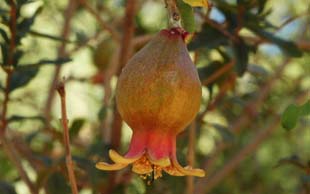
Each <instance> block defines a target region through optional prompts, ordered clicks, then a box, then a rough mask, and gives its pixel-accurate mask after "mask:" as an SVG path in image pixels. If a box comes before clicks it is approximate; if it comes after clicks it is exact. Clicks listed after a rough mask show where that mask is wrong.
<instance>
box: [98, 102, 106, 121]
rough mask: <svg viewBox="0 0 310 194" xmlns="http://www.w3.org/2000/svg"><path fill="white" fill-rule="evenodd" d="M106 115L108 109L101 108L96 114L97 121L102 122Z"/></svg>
mask: <svg viewBox="0 0 310 194" xmlns="http://www.w3.org/2000/svg"><path fill="white" fill-rule="evenodd" d="M107 113H108V108H107V107H106V106H102V107H101V108H100V110H99V112H98V120H99V121H102V120H103V119H104V118H105V117H106V116H107Z"/></svg>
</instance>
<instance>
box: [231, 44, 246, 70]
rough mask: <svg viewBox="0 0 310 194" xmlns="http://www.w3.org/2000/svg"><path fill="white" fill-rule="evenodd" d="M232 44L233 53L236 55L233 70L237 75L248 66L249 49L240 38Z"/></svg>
mask: <svg viewBox="0 0 310 194" xmlns="http://www.w3.org/2000/svg"><path fill="white" fill-rule="evenodd" d="M239 40H240V41H239V42H238V43H234V44H233V49H234V54H235V57H236V64H235V70H236V72H237V74H238V76H242V75H243V74H244V72H245V71H246V69H247V67H248V61H249V49H248V47H247V45H246V44H245V42H244V41H243V40H242V39H239Z"/></svg>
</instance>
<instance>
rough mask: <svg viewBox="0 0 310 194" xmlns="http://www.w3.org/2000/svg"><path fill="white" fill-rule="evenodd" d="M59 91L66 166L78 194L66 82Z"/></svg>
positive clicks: (58, 87)
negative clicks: (71, 146)
mask: <svg viewBox="0 0 310 194" xmlns="http://www.w3.org/2000/svg"><path fill="white" fill-rule="evenodd" d="M57 91H58V94H59V96H60V101H61V121H62V126H63V130H64V131H63V138H64V145H65V152H66V166H67V170H68V176H69V181H70V185H71V190H72V193H73V194H78V193H79V192H78V189H77V184H76V178H75V175H74V170H73V165H74V164H73V161H72V156H71V149H70V136H69V128H68V119H67V109H66V90H65V85H64V82H60V83H59V84H58V86H57Z"/></svg>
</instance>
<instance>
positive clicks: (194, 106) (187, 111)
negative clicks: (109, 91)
mask: <svg viewBox="0 0 310 194" xmlns="http://www.w3.org/2000/svg"><path fill="white" fill-rule="evenodd" d="M186 34H187V33H186V32H184V31H183V30H182V29H180V28H172V29H168V30H162V31H160V32H159V33H158V34H157V35H156V36H155V37H154V39H153V40H151V41H150V42H149V43H148V44H147V45H146V46H145V47H144V48H143V49H142V50H140V51H139V52H138V53H137V54H136V55H134V56H133V57H132V59H130V60H129V62H128V63H127V65H126V66H125V67H124V69H123V71H122V73H121V75H120V77H119V80H118V84H117V88H116V103H117V107H118V110H119V112H120V114H121V116H122V118H123V119H124V121H125V122H126V123H127V124H128V125H129V126H130V127H131V129H132V130H133V134H132V137H131V141H130V146H129V150H128V152H127V153H126V154H125V156H122V155H119V154H118V153H117V152H116V151H114V150H110V151H109V156H110V158H111V160H112V161H113V162H114V163H113V164H109V163H105V162H99V163H97V164H96V167H97V168H98V169H101V170H109V171H111V170H120V169H122V168H125V167H126V166H128V165H129V164H132V171H134V172H135V173H137V174H140V175H141V176H142V177H144V178H145V177H146V176H153V178H154V179H157V178H159V177H161V176H162V172H163V171H164V172H166V173H168V174H170V175H173V176H186V175H188V176H199V177H203V176H205V172H204V171H203V170H202V169H193V168H192V167H190V166H187V167H184V168H183V167H182V166H181V165H180V164H179V163H178V160H177V155H176V136H177V134H178V133H180V132H181V131H183V130H184V128H185V127H186V125H188V124H189V123H190V122H191V121H192V120H193V118H194V117H195V115H196V114H197V112H198V110H199V105H200V99H201V84H200V81H199V78H198V73H197V70H196V68H195V66H194V64H193V62H192V61H191V59H190V56H189V54H188V51H187V48H186V45H185V43H184V39H185V37H186Z"/></svg>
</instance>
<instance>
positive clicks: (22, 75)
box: [9, 67, 39, 92]
mask: <svg viewBox="0 0 310 194" xmlns="http://www.w3.org/2000/svg"><path fill="white" fill-rule="evenodd" d="M38 71H39V68H37V67H28V68H23V69H16V70H15V71H13V73H12V77H11V81H10V85H9V90H10V92H12V91H13V90H15V89H17V88H20V87H22V86H25V85H26V84H28V83H29V82H30V81H31V80H32V79H33V78H34V77H35V76H36V75H37V73H38Z"/></svg>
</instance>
